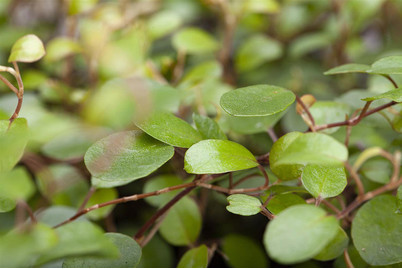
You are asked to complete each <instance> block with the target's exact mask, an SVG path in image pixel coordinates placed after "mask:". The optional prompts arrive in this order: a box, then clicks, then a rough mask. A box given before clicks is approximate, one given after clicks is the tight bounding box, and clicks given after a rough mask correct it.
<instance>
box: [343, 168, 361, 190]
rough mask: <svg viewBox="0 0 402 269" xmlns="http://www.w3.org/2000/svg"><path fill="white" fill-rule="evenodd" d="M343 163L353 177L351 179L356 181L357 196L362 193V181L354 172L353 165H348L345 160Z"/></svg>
mask: <svg viewBox="0 0 402 269" xmlns="http://www.w3.org/2000/svg"><path fill="white" fill-rule="evenodd" d="M344 165H345V167H346V169H347V170H348V171H349V174H350V176H351V177H352V178H353V180H354V181H355V183H356V186H357V191H358V194H359V196H362V195H364V186H363V183H362V181H361V179H360V177H359V175H358V174H357V173H356V171H355V170H354V169H353V167H351V166H350V164H349V163H348V162H345V163H344Z"/></svg>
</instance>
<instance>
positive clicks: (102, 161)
mask: <svg viewBox="0 0 402 269" xmlns="http://www.w3.org/2000/svg"><path fill="white" fill-rule="evenodd" d="M173 153H174V149H173V147H171V146H168V145H166V144H164V143H162V142H159V141H157V140H155V139H153V138H152V137H150V136H148V135H146V134H144V133H142V132H141V131H127V132H120V133H115V134H112V135H110V136H108V137H106V138H103V139H101V140H99V141H98V142H96V143H95V144H94V145H92V146H91V147H90V148H89V149H88V151H87V153H86V154H85V157H84V161H85V165H86V166H87V168H88V170H89V172H91V174H92V176H94V177H96V178H97V179H99V180H102V181H108V182H113V181H118V182H119V183H120V185H124V184H127V183H129V182H131V181H133V180H135V179H138V178H142V177H145V176H147V175H149V174H150V173H152V172H153V171H155V170H156V169H158V168H159V167H160V166H162V165H163V164H164V163H166V162H167V161H168V160H169V159H170V158H172V156H173Z"/></svg>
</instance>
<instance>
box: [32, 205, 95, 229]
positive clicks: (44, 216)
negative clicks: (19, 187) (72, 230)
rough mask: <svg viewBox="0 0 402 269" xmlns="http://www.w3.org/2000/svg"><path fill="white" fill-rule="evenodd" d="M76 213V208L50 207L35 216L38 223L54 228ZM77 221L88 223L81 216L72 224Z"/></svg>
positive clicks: (84, 217)
mask: <svg viewBox="0 0 402 269" xmlns="http://www.w3.org/2000/svg"><path fill="white" fill-rule="evenodd" d="M76 213H77V208H74V207H68V206H51V207H48V208H46V209H45V210H43V211H40V212H39V213H38V214H37V216H36V217H37V219H38V221H40V222H42V223H45V224H46V225H49V226H56V225H57V224H60V223H62V222H63V221H65V220H67V219H69V218H71V217H72V216H74V215H75V214H76ZM79 221H88V220H87V219H86V216H85V215H83V216H81V217H79V218H78V219H76V220H74V222H79Z"/></svg>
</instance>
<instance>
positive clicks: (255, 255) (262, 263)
mask: <svg viewBox="0 0 402 269" xmlns="http://www.w3.org/2000/svg"><path fill="white" fill-rule="evenodd" d="M222 250H223V253H224V254H225V255H226V257H227V260H226V262H227V263H228V264H229V265H230V266H231V267H236V268H266V267H268V259H267V255H266V254H265V252H264V250H263V249H262V246H260V244H258V243H257V242H255V241H254V240H253V239H251V238H250V237H247V236H244V235H239V234H230V235H227V236H225V237H224V238H223V244H222Z"/></svg>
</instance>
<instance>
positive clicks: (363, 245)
mask: <svg viewBox="0 0 402 269" xmlns="http://www.w3.org/2000/svg"><path fill="white" fill-rule="evenodd" d="M396 211H397V207H396V197H394V196H391V195H381V196H378V197H375V198H373V199H372V200H370V201H369V202H367V203H366V204H364V205H363V206H362V207H361V208H360V209H359V211H357V214H356V216H355V218H354V220H353V223H352V239H353V242H354V244H355V246H356V249H357V251H358V252H359V253H360V256H361V257H362V258H363V259H364V260H365V261H366V262H367V263H369V264H371V265H377V266H378V265H389V264H393V263H399V262H402V256H401V253H402V244H401V243H400V242H402V229H401V223H402V215H400V214H395V212H396Z"/></svg>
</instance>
